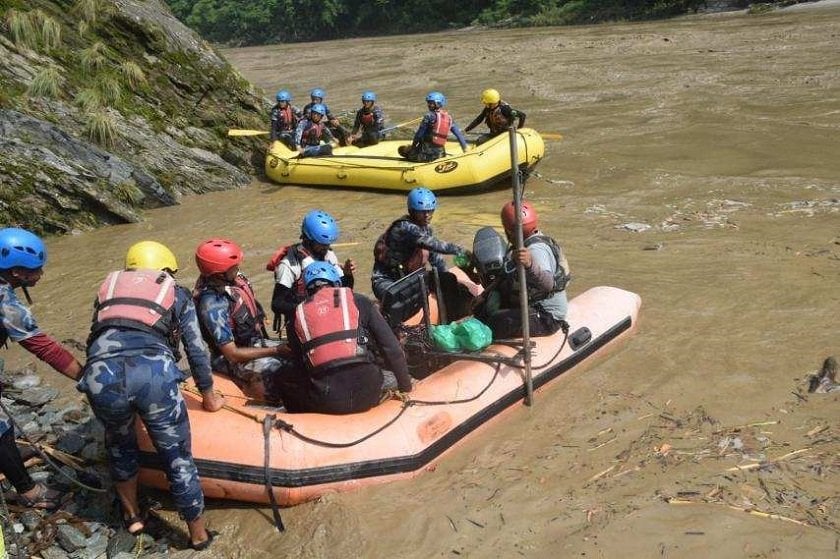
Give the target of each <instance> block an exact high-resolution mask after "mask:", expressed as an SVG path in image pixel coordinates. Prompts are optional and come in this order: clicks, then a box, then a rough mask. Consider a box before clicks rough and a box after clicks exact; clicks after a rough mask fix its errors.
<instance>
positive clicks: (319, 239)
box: [300, 210, 339, 245]
mask: <svg viewBox="0 0 840 559" xmlns="http://www.w3.org/2000/svg"><path fill="white" fill-rule="evenodd" d="M300 232H301V234H302V235H303V236H304V237H306V238H307V239H309V240H310V241H314V242H316V243H319V244H322V245H331V244H333V243H334V242H336V241H337V240H338V233H339V230H338V223H336V221H335V219H334V218H333V216H331V215H330V214H328V213H327V212H325V211H323V210H312V211H311V212H309V213H308V214H306V216H305V217H304V218H303V223H302V224H301V226H300Z"/></svg>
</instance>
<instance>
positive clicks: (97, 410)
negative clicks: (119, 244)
mask: <svg viewBox="0 0 840 559" xmlns="http://www.w3.org/2000/svg"><path fill="white" fill-rule="evenodd" d="M177 271H178V264H177V262H176V261H175V256H174V255H173V254H172V252H171V251H170V250H169V249H168V248H167V247H165V246H164V245H162V244H160V243H157V242H154V241H142V242H139V243H136V244H134V245H132V247H131V248H129V249H128V252H127V253H126V256H125V270H124V271H116V272H111V273H110V274H109V275H108V277H107V278H106V279H105V281H104V282H103V283H102V285H101V286H100V288H99V295H98V297H97V299H96V302H95V303H94V315H93V324H92V326H91V330H90V336H89V337H88V344H87V364H86V365H85V370H84V377H83V378H82V380H81V381H80V382H79V384H78V389H79V390H80V391H81V392H84V393H85V394H87V398H88V401H89V402H90V405H91V408H92V409H93V413H94V414H95V415H96V417H97V419H99V420H100V421H101V422H102V424H103V425H104V426H105V433H106V435H105V448H106V451H107V454H108V460H109V465H110V469H111V476H112V478H113V479H114V486H115V489H116V492H117V496H118V497H119V499H120V502H121V503H122V507H123V521H124V523H125V528H126V530H128V532H129V533H130V534H134V535H137V534H139V533H140V532H142V531H143V529H144V527H145V526H144V522H145V521H144V519H143V517H142V515H141V512H140V506H139V504H138V501H137V473H138V460H137V458H138V447H137V432H136V431H135V428H134V422H135V419H136V417H137V416H138V415H139V416H140V419H141V420H142V421H143V424H144V425H145V426H146V430H147V431H148V433H149V436H150V437H151V439H152V441H153V442H154V445H155V448H156V449H157V453H158V456H160V460H161V463H162V464H163V465H164V469H165V471H166V477H167V479H168V480H169V484H170V492H171V493H172V497H173V499H174V501H175V506H176V507H177V509H178V511H179V513H180V515H181V518H183V519H184V520H186V522H187V527H188V528H189V533H190V545H191V547H192V548H193V549H204V548H206V547H207V546H208V545H210V542H211V540H212V539H213V534H212V533H211V532H208V531H207V529H206V528H205V525H204V520H203V519H202V517H201V514H202V512H203V510H204V494H203V493H202V490H201V485H200V484H199V479H198V469H197V468H196V465H195V462H194V461H193V457H192V453H191V452H190V423H189V416H188V415H187V406H186V404H185V403H184V399H183V397H182V396H181V390H180V389H179V384H180V383H181V381H182V380H183V373H182V372H181V370H180V369H179V368H178V366H177V362H178V361H179V360H180V358H181V356H180V354H179V345H180V343H181V342H183V344H184V349H185V350H186V354H187V361H188V362H189V364H190V370H191V371H192V376H193V378H194V379H195V384H196V387H198V390H199V391H200V392H201V396H202V406H203V407H204V409H205V410H207V411H211V412H214V411H218V410H220V409H221V408H222V406H223V405H224V399H223V398H222V397H221V396H219V395H217V394H216V393H215V392H213V376H212V374H211V369H210V356H209V355H208V353H207V345H206V344H205V343H204V340H203V339H202V338H201V330H200V328H199V325H198V318H197V316H196V312H195V306H194V304H193V300H192V296H191V294H190V292H189V290H187V289H185V288H183V287H181V286H179V285H177V284H176V283H175V278H174V277H173V276H174V274H175V273H176V272H177Z"/></svg>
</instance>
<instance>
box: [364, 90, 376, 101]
mask: <svg viewBox="0 0 840 559" xmlns="http://www.w3.org/2000/svg"><path fill="white" fill-rule="evenodd" d="M362 101H376V93H374V92H373V91H365V92H364V93H362Z"/></svg>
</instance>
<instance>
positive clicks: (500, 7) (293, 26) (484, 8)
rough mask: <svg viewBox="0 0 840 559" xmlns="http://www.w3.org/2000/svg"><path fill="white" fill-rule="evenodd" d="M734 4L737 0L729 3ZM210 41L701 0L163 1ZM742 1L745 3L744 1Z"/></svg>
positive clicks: (613, 12)
mask: <svg viewBox="0 0 840 559" xmlns="http://www.w3.org/2000/svg"><path fill="white" fill-rule="evenodd" d="M736 1H737V0H736ZM167 2H168V3H169V5H170V7H171V8H172V11H173V12H174V13H175V15H176V16H178V18H180V19H181V21H183V22H185V23H186V24H187V25H189V26H190V27H192V28H193V29H195V30H196V31H198V32H199V33H200V34H201V35H202V36H203V37H205V38H206V39H208V40H211V41H217V42H230V43H241V44H264V43H271V42H294V41H312V40H323V39H336V38H342V37H353V36H371V35H394V34H403V33H418V32H428V31H440V30H444V29H450V28H458V27H464V26H468V25H473V24H479V25H488V26H493V25H502V26H536V25H565V24H579V23H596V22H602V21H615V20H638V19H650V18H661V17H670V16H675V15H681V14H685V13H687V12H689V11H692V10H696V9H698V8H699V7H701V6H703V5H704V4H705V3H706V2H705V0H493V1H492V2H486V1H479V0H464V1H461V2H453V1H452V0H323V1H316V2H313V1H312V0H167ZM745 4H746V2H745Z"/></svg>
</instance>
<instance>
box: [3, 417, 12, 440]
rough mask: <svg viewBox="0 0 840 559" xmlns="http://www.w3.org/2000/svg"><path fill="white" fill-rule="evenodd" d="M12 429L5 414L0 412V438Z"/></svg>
mask: <svg viewBox="0 0 840 559" xmlns="http://www.w3.org/2000/svg"><path fill="white" fill-rule="evenodd" d="M11 428H12V422H11V421H10V420H9V416H8V415H6V412H4V411H3V410H0V437H2V436H3V435H5V434H6V431H8V430H9V429H11Z"/></svg>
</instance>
